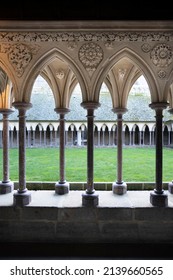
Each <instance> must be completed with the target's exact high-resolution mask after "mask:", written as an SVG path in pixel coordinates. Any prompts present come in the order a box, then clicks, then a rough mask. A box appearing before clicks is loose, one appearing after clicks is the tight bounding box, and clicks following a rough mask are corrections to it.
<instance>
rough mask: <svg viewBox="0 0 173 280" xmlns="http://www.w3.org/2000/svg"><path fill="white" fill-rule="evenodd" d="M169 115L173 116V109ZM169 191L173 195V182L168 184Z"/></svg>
mask: <svg viewBox="0 0 173 280" xmlns="http://www.w3.org/2000/svg"><path fill="white" fill-rule="evenodd" d="M169 113H170V114H173V108H171V109H169ZM168 191H169V192H170V193H171V194H173V180H172V181H171V182H169V183H168Z"/></svg>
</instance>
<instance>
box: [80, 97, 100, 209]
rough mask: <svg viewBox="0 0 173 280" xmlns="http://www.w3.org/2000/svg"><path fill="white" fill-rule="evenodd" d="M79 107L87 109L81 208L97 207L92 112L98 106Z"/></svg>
mask: <svg viewBox="0 0 173 280" xmlns="http://www.w3.org/2000/svg"><path fill="white" fill-rule="evenodd" d="M81 106H82V107H83V108H84V109H87V129H88V130H87V187H86V192H85V194H83V195H82V205H83V206H97V205H98V195H97V194H95V190H94V110H95V109H97V108H98V107H99V106H100V104H99V103H97V102H83V103H81Z"/></svg>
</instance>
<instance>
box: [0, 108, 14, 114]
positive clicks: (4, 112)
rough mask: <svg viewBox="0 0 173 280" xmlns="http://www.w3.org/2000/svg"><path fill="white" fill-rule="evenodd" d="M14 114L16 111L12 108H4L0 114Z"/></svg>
mask: <svg viewBox="0 0 173 280" xmlns="http://www.w3.org/2000/svg"><path fill="white" fill-rule="evenodd" d="M13 112H14V109H12V108H9V109H8V108H2V109H0V113H1V114H3V115H10V114H12V113H13Z"/></svg>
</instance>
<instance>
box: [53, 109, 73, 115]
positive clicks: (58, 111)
mask: <svg viewBox="0 0 173 280" xmlns="http://www.w3.org/2000/svg"><path fill="white" fill-rule="evenodd" d="M54 111H55V112H56V113H57V114H63V115H65V114H67V113H69V112H70V109H68V108H55V109H54Z"/></svg>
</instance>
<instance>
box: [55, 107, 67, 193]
mask: <svg viewBox="0 0 173 280" xmlns="http://www.w3.org/2000/svg"><path fill="white" fill-rule="evenodd" d="M69 111H70V110H69V109H67V108H55V112H56V113H58V114H59V115H60V119H59V138H60V139H59V155H60V157H59V176H60V180H59V182H56V183H55V193H57V194H66V193H68V192H69V183H68V182H67V181H66V179H65V118H64V116H65V114H67V113H68V112H69Z"/></svg>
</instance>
